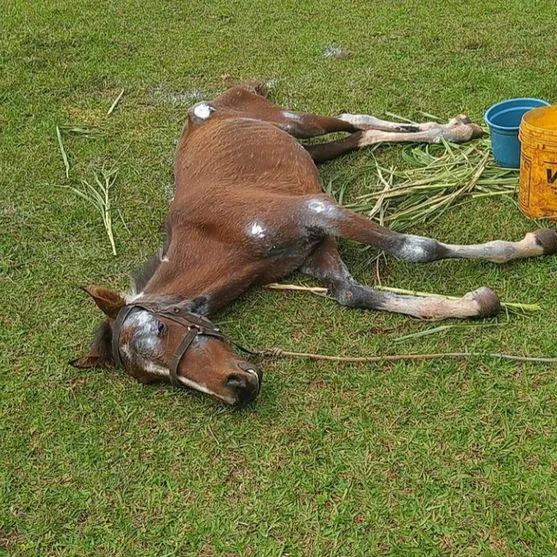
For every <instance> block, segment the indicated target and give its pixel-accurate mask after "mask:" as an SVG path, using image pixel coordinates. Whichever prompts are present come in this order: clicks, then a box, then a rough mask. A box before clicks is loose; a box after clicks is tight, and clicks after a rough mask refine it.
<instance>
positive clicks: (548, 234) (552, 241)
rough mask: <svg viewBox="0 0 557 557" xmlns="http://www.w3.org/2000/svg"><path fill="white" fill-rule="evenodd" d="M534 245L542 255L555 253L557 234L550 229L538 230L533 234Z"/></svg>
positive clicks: (556, 250)
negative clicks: (540, 250) (538, 247)
mask: <svg viewBox="0 0 557 557" xmlns="http://www.w3.org/2000/svg"><path fill="white" fill-rule="evenodd" d="M534 238H535V239H536V244H538V246H540V247H541V248H542V249H543V255H554V254H555V253H557V233H556V232H555V231H554V230H551V228H540V229H539V230H536V231H535V232H534Z"/></svg>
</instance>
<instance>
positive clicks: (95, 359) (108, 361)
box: [69, 321, 114, 368]
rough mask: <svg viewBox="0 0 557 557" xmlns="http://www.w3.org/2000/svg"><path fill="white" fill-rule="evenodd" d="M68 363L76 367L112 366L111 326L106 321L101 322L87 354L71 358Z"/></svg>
mask: <svg viewBox="0 0 557 557" xmlns="http://www.w3.org/2000/svg"><path fill="white" fill-rule="evenodd" d="M69 364H70V365H71V366H73V367H78V368H88V367H113V366H114V360H113V359H112V328H111V327H110V325H109V323H108V321H104V322H103V323H101V325H100V327H99V328H98V329H97V332H96V334H95V338H94V340H93V344H92V345H91V351H90V352H89V354H85V356H82V357H81V358H77V359H76V360H72V361H71V362H69Z"/></svg>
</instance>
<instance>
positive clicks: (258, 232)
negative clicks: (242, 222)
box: [248, 222, 267, 239]
mask: <svg viewBox="0 0 557 557" xmlns="http://www.w3.org/2000/svg"><path fill="white" fill-rule="evenodd" d="M266 232H267V231H266V229H265V227H264V226H263V225H262V224H260V223H258V222H253V223H251V224H250V225H248V233H249V234H250V236H253V237H254V238H259V239H263V238H265V236H266Z"/></svg>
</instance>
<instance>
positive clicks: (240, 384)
mask: <svg viewBox="0 0 557 557" xmlns="http://www.w3.org/2000/svg"><path fill="white" fill-rule="evenodd" d="M246 384H247V382H246V379H245V378H244V377H242V376H241V375H240V374H239V373H231V374H230V375H229V376H228V377H227V378H226V386H227V387H231V388H232V389H242V388H245V387H246Z"/></svg>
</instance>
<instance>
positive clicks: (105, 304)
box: [80, 286, 126, 319]
mask: <svg viewBox="0 0 557 557" xmlns="http://www.w3.org/2000/svg"><path fill="white" fill-rule="evenodd" d="M80 288H81V289H82V290H84V291H85V292H87V294H89V296H91V298H93V300H95V304H97V307H98V308H99V309H100V310H101V311H102V312H103V313H104V314H105V315H107V316H108V317H110V318H111V319H116V317H117V316H118V312H119V311H120V310H121V309H122V307H123V306H125V305H126V300H124V298H122V296H120V294H118V293H116V292H112V290H108V288H102V287H100V286H81V287H80Z"/></svg>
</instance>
